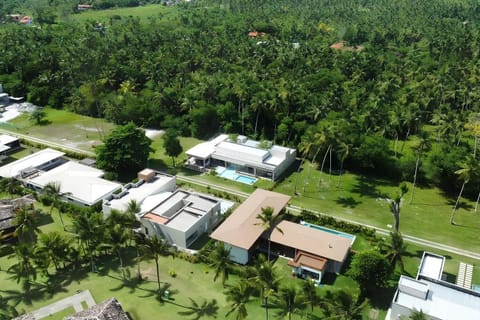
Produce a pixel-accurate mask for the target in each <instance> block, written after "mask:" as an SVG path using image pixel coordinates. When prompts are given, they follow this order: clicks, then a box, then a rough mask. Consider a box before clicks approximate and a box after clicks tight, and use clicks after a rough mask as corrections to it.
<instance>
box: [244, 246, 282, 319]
mask: <svg viewBox="0 0 480 320" xmlns="http://www.w3.org/2000/svg"><path fill="white" fill-rule="evenodd" d="M249 274H250V276H249V278H248V280H249V281H251V282H252V284H253V285H254V286H255V287H256V288H258V290H259V291H260V295H261V297H262V298H263V303H264V307H265V317H266V319H267V320H268V309H269V305H268V298H269V297H270V295H272V294H273V293H275V292H276V291H277V289H278V286H279V283H280V279H279V278H278V275H277V273H276V269H275V266H274V264H273V262H271V261H269V260H266V259H265V257H264V256H263V255H260V256H259V258H258V260H257V261H256V263H255V264H254V266H252V267H251V268H250V270H249Z"/></svg>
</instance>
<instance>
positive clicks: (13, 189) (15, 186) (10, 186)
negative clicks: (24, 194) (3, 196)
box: [0, 178, 21, 195]
mask: <svg viewBox="0 0 480 320" xmlns="http://www.w3.org/2000/svg"><path fill="white" fill-rule="evenodd" d="M0 185H1V188H2V190H3V191H6V192H7V193H8V194H11V195H14V194H19V193H20V186H21V184H20V181H18V180H17V179H15V178H2V179H1V182H0Z"/></svg>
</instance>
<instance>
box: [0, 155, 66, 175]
mask: <svg viewBox="0 0 480 320" xmlns="http://www.w3.org/2000/svg"><path fill="white" fill-rule="evenodd" d="M64 155H65V153H64V152H60V151H57V150H53V149H50V148H46V149H43V150H40V151H38V152H35V153H33V154H31V155H28V156H26V157H24V158H22V159H18V160H17V161H14V162H11V163H9V164H6V165H4V166H2V167H0V177H4V178H12V177H16V176H17V175H18V174H20V172H21V171H22V170H25V169H28V168H36V167H41V166H42V165H44V164H47V163H48V162H50V161H53V160H55V159H58V158H60V157H62V156H64Z"/></svg>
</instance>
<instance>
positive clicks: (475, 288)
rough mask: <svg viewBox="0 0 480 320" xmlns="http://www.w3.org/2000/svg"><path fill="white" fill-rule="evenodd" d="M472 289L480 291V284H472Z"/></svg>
mask: <svg viewBox="0 0 480 320" xmlns="http://www.w3.org/2000/svg"><path fill="white" fill-rule="evenodd" d="M472 290H473V291H476V292H480V284H473V285H472Z"/></svg>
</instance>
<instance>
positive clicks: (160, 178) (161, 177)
mask: <svg viewBox="0 0 480 320" xmlns="http://www.w3.org/2000/svg"><path fill="white" fill-rule="evenodd" d="M169 184H171V185H172V188H170V187H169V186H168V185H169ZM124 188H125V186H124ZM165 189H171V190H165ZM174 189H175V177H174V176H169V175H165V174H157V175H156V176H155V178H154V179H153V180H152V181H149V182H145V183H143V184H142V185H140V186H138V187H131V188H129V189H128V190H127V192H128V193H127V194H126V195H124V196H123V197H121V198H119V199H112V200H109V201H107V202H106V204H107V205H108V206H109V207H110V208H111V209H115V210H118V211H122V212H123V211H125V210H126V209H127V207H128V204H129V203H130V201H132V200H134V201H136V202H137V203H138V204H141V203H142V202H143V201H144V199H145V198H146V197H148V196H151V195H153V194H156V193H158V192H162V191H173V190H174Z"/></svg>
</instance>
